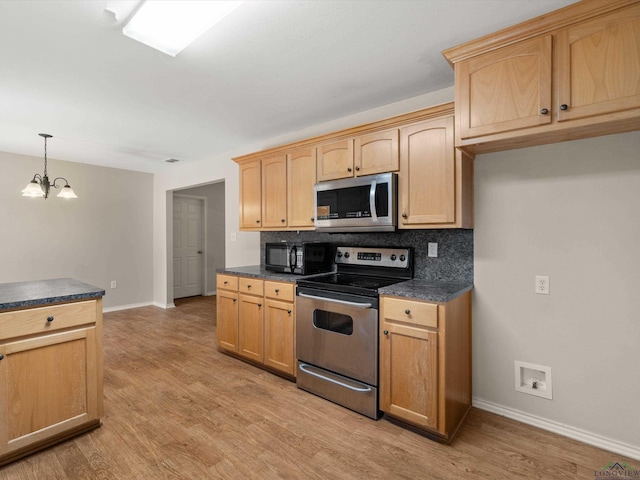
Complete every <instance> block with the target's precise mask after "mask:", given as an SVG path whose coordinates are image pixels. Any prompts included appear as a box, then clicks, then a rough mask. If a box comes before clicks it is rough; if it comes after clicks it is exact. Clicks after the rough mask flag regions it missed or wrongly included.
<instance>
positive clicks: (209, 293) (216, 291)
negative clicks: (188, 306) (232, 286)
mask: <svg viewBox="0 0 640 480" xmlns="http://www.w3.org/2000/svg"><path fill="white" fill-rule="evenodd" d="M217 293H218V290H212V291H211V292H207V293H205V294H204V296H205V297H210V296H212V295H216V294H217Z"/></svg>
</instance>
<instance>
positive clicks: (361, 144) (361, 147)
mask: <svg viewBox="0 0 640 480" xmlns="http://www.w3.org/2000/svg"><path fill="white" fill-rule="evenodd" d="M398 138H399V135H398V129H397V128H394V129H393V130H386V131H384V132H377V133H372V134H370V135H362V136H360V137H358V138H356V139H355V146H354V150H355V160H354V164H355V174H356V175H373V174H375V173H385V172H395V171H397V170H398V169H399V168H400V148H399V143H398Z"/></svg>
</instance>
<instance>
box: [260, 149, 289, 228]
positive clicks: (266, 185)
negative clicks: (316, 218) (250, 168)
mask: <svg viewBox="0 0 640 480" xmlns="http://www.w3.org/2000/svg"><path fill="white" fill-rule="evenodd" d="M286 226H287V157H286V155H277V156H275V157H269V158H264V159H262V228H263V229H272V228H275V229H284V228H286Z"/></svg>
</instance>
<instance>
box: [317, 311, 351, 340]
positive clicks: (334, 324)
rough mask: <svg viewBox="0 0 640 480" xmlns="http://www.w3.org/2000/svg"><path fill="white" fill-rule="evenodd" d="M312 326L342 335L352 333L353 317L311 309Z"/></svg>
mask: <svg viewBox="0 0 640 480" xmlns="http://www.w3.org/2000/svg"><path fill="white" fill-rule="evenodd" d="M313 326H314V327H316V328H320V329H322V330H329V331H330V332H335V333H340V334H342V335H351V334H352V333H353V319H352V318H351V317H350V316H349V315H344V314H342V313H336V312H328V311H326V310H314V311H313Z"/></svg>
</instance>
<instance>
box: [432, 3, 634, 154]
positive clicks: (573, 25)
mask: <svg viewBox="0 0 640 480" xmlns="http://www.w3.org/2000/svg"><path fill="white" fill-rule="evenodd" d="M443 54H444V56H445V57H446V58H447V59H448V60H449V62H450V63H451V64H452V65H453V66H454V68H455V73H456V78H455V82H456V86H455V90H456V117H457V122H458V124H457V128H458V132H457V134H458V138H457V139H456V146H459V147H465V148H467V150H468V151H473V152H475V153H483V152H492V151H499V150H508V149H513V148H521V147H528V146H532V145H542V144H547V143H554V142H561V141H565V140H575V139H578V138H587V137H595V136H598V135H608V134H612V133H620V132H629V131H634V130H638V129H639V128H640V81H639V80H638V79H639V78H640V1H639V0H607V1H606V2H605V1H600V0H583V1H580V2H576V3H574V4H571V5H569V6H567V7H565V8H561V9H559V10H556V11H555V12H551V13H548V14H546V15H542V16H540V17H537V18H534V19H531V20H529V21H527V22H523V23H521V24H518V25H515V26H513V27H509V28H506V29H504V30H501V31H499V32H496V33H493V34H490V35H487V36H485V37H482V38H480V39H478V40H475V41H472V42H468V43H465V44H462V45H459V46H457V47H453V48H450V49H448V50H445V51H444V52H443Z"/></svg>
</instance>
